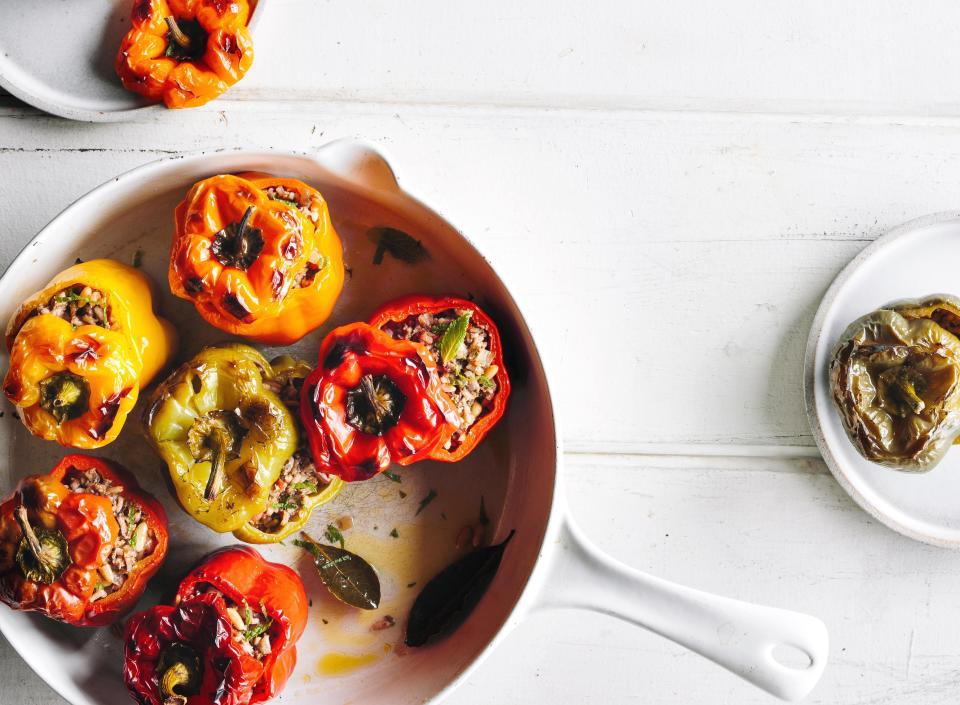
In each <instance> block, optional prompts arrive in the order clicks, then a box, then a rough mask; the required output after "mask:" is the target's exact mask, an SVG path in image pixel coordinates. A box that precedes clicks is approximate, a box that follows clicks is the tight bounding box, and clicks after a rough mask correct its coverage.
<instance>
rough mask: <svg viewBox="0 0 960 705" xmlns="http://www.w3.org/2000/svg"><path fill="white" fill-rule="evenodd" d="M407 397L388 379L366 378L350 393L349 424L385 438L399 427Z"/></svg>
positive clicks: (380, 376) (348, 406) (368, 375)
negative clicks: (392, 429)
mask: <svg viewBox="0 0 960 705" xmlns="http://www.w3.org/2000/svg"><path fill="white" fill-rule="evenodd" d="M405 402H406V397H405V396H404V395H403V392H401V391H400V388H399V387H397V385H396V384H394V383H393V382H392V381H391V380H390V378H389V377H387V376H386V375H371V374H366V375H363V376H362V377H361V378H360V383H359V384H358V385H357V386H356V387H354V388H353V389H351V390H350V391H349V392H347V398H346V404H345V407H346V409H345V410H346V412H347V419H346V420H347V423H348V424H350V425H351V426H353V427H354V428H355V429H357V430H358V431H361V432H362V433H369V434H372V435H375V436H382V435H383V434H384V433H386V432H387V431H389V430H390V429H391V428H393V427H394V426H396V425H397V422H398V421H399V420H400V413H401V412H402V411H403V407H404V404H405Z"/></svg>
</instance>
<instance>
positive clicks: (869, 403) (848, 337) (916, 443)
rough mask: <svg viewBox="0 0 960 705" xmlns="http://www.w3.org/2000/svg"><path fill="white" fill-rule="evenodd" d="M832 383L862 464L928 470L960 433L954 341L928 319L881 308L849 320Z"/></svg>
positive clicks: (958, 356)
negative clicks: (850, 322) (863, 460)
mask: <svg viewBox="0 0 960 705" xmlns="http://www.w3.org/2000/svg"><path fill="white" fill-rule="evenodd" d="M830 382H831V390H832V393H833V398H834V402H835V404H836V406H837V410H838V411H839V412H840V415H841V418H842V420H843V424H844V428H845V429H846V431H847V435H848V436H849V437H850V440H851V441H852V442H853V444H854V446H855V447H856V448H857V450H858V451H859V452H860V453H861V455H863V456H864V457H865V458H867V459H868V460H872V461H873V462H876V463H879V464H881V465H886V466H888V467H893V468H896V469H898V470H908V471H924V470H929V469H930V468H932V467H933V466H934V465H936V464H937V463H938V462H939V461H940V459H941V458H942V457H943V456H944V454H945V453H946V452H947V450H948V449H949V447H950V444H951V443H953V442H954V440H955V439H956V437H957V436H958V435H960V340H958V339H957V338H956V337H955V336H954V335H953V334H952V333H950V332H948V331H947V330H945V329H944V328H942V327H941V326H940V325H939V324H937V323H935V322H934V321H933V320H931V319H928V318H923V317H917V318H907V317H905V316H903V315H901V314H900V313H898V312H897V311H894V310H890V309H880V310H878V311H874V312H873V313H871V314H868V315H867V316H864V317H863V318H861V319H859V320H857V321H855V322H854V323H852V324H851V325H850V326H849V327H848V328H847V330H846V331H845V332H844V334H843V336H842V337H841V339H840V341H839V342H838V343H837V345H836V347H835V349H834V353H833V358H832V361H831V364H830Z"/></svg>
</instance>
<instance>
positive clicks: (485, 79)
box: [0, 0, 960, 705]
mask: <svg viewBox="0 0 960 705" xmlns="http://www.w3.org/2000/svg"><path fill="white" fill-rule="evenodd" d="M268 1H269V2H270V3H271V10H270V12H269V13H267V14H266V15H265V17H264V22H263V24H262V26H261V30H260V31H261V33H262V39H261V40H260V42H259V44H258V48H259V49H260V52H259V54H258V58H257V62H256V64H255V67H254V69H253V71H252V72H251V75H250V76H249V77H248V79H247V80H246V81H244V83H242V84H241V85H240V86H238V87H237V88H236V89H235V90H234V91H232V92H231V94H230V97H229V99H228V100H222V101H218V102H216V103H213V104H211V105H210V106H209V107H208V108H206V109H203V110H198V111H192V112H189V113H176V114H161V115H159V116H155V117H145V118H144V120H143V121H140V122H134V123H130V124H124V125H119V126H117V125H79V124H75V123H69V122H65V121H62V120H58V119H54V118H48V117H44V116H42V115H39V114H38V113H37V112H36V111H34V110H32V109H30V108H26V107H24V106H22V105H20V104H18V103H16V102H15V101H12V100H7V101H5V102H3V103H2V104H0V175H2V176H0V223H2V224H3V231H2V236H0V265H5V264H7V263H8V262H9V261H10V259H11V258H12V256H13V255H14V254H15V253H16V251H17V250H18V249H19V247H20V246H22V244H23V243H25V242H26V241H27V240H28V239H29V238H30V237H32V236H33V235H34V234H35V233H36V231H37V230H39V228H40V227H41V226H42V225H43V224H44V223H45V222H46V221H47V220H49V218H51V217H52V216H53V215H55V214H56V213H57V212H58V211H59V210H60V209H61V208H62V207H63V206H64V205H66V203H68V202H69V201H71V200H72V199H73V198H75V197H77V196H79V195H81V194H82V193H84V192H86V191H87V190H89V189H90V188H92V187H93V186H95V185H97V184H98V183H100V182H101V181H103V180H105V179H108V178H111V177H112V176H114V175H116V174H117V173H119V172H120V171H122V170H125V169H127V168H131V167H133V166H136V165H138V164H141V163H143V162H145V161H148V160H150V159H153V158H155V157H157V156H160V155H163V154H167V153H177V152H181V151H184V150H192V149H198V148H211V147H214V148H215V147H224V148H230V147H240V146H242V147H247V148H262V147H278V148H297V149H303V150H307V151H310V150H312V149H315V148H316V147H318V146H319V145H321V144H323V143H325V142H327V141H329V140H330V139H333V138H336V137H340V136H355V137H361V138H364V139H368V140H370V141H372V142H374V143H375V144H378V145H380V146H381V147H382V148H383V149H384V150H385V151H386V152H387V153H388V154H389V155H390V157H391V158H392V161H393V163H394V164H395V165H396V167H397V171H398V175H399V177H400V179H401V181H402V183H403V184H404V185H406V186H407V187H409V188H410V189H411V190H413V191H414V193H419V194H422V195H423V197H424V198H425V199H426V200H427V201H428V202H429V203H430V204H431V205H433V206H435V207H436V208H438V209H439V210H440V211H441V212H442V213H443V214H444V215H446V216H447V217H448V218H449V219H450V220H451V221H452V222H454V223H455V224H457V225H458V226H460V227H461V228H462V229H463V230H465V231H466V232H468V233H469V234H470V235H471V237H473V238H475V239H477V240H478V241H479V242H480V243H481V244H482V246H483V247H484V249H485V250H486V251H487V252H489V253H490V254H491V256H492V259H493V261H494V264H495V265H496V266H497V267H498V269H501V270H502V271H503V272H504V273H505V274H506V275H507V277H508V278H509V280H511V281H514V282H517V283H518V284H519V286H518V287H517V290H516V291H515V294H516V295H517V297H518V299H519V300H520V302H521V304H523V305H524V306H525V309H526V311H527V312H528V314H529V315H530V316H531V317H532V318H533V319H534V320H535V322H536V324H537V325H538V327H539V328H540V329H541V330H542V331H543V333H544V334H546V342H547V346H548V348H549V349H548V350H547V351H546V352H547V353H548V354H549V355H550V356H552V357H553V358H554V359H555V360H556V362H558V363H559V365H558V367H559V370H560V372H561V381H562V382H563V385H562V386H563V387H564V388H563V389H562V390H561V392H562V399H561V413H562V415H563V421H564V428H565V436H566V437H565V444H566V447H567V448H568V449H569V450H570V451H571V452H570V453H569V454H568V456H567V459H566V462H567V471H566V474H567V479H568V480H569V495H570V501H571V504H572V506H573V512H574V515H575V516H576V517H577V519H578V520H579V522H580V523H581V525H583V526H584V528H585V529H586V530H587V531H588V533H589V534H590V535H591V536H592V537H593V538H594V539H595V540H596V541H597V542H598V543H599V544H600V545H601V547H603V548H605V549H607V550H609V551H611V552H612V553H613V554H614V555H615V556H617V557H618V558H621V559H623V560H624V561H626V562H628V563H630V564H631V565H634V566H636V567H638V568H640V569H643V570H649V571H651V572H653V573H654V574H657V575H661V576H663V577H665V578H669V579H673V580H678V581H680V582H684V583H687V584H690V585H693V586H696V587H701V588H704V589H708V590H712V591H717V592H720V593H723V594H727V595H731V596H736V597H740V598H742V599H747V600H751V601H756V602H761V603H766V604H772V605H776V606H780V607H788V608H792V609H797V610H802V611H809V612H812V613H814V614H817V615H819V616H820V617H822V618H823V619H824V621H826V623H827V625H828V626H829V627H830V629H831V636H832V646H833V653H832V657H831V663H830V665H829V666H828V668H827V671H826V674H825V676H824V679H823V681H822V683H821V685H820V686H819V687H818V689H817V690H816V691H814V693H813V695H812V696H811V697H810V698H809V699H808V702H811V703H823V704H825V705H826V704H828V703H829V704H830V705H834V704H836V703H875V704H878V705H879V704H887V703H889V704H891V705H892V704H893V703H897V704H899V703H903V702H910V703H924V704H927V703H929V704H938V703H948V702H950V703H952V702H954V700H955V692H956V672H957V670H958V667H960V634H958V631H957V630H956V628H955V627H954V625H955V623H956V622H957V620H958V618H960V607H958V604H960V601H958V600H957V595H958V594H960V554H956V553H952V552H948V551H944V550H942V549H935V548H931V547H928V546H923V545H920V544H918V543H914V542H911V541H909V540H907V539H905V538H903V537H900V536H898V535H896V534H894V533H893V532H891V531H890V530H888V529H886V528H884V527H882V526H880V525H879V524H877V523H876V522H874V521H873V520H872V519H870V518H869V517H868V516H867V515H866V514H865V513H864V512H862V511H861V510H860V509H858V508H857V507H856V506H855V505H854V504H853V502H852V501H851V500H850V499H849V498H848V497H847V496H846V495H845V494H844V493H843V492H842V490H841V489H840V488H839V487H838V486H837V484H836V483H835V482H834V480H833V478H832V477H831V476H830V475H829V474H828V473H826V470H825V468H824V466H823V464H822V462H821V461H819V460H818V459H816V451H815V449H814V448H813V446H812V440H811V437H810V434H809V430H808V428H807V426H806V421H805V418H804V413H803V401H802V354H803V347H804V342H805V339H806V334H807V329H808V327H809V325H810V321H811V319H812V316H813V312H814V310H815V309H816V305H817V302H818V300H819V298H820V296H821V295H822V294H823V292H824V291H825V289H826V287H827V286H828V284H829V283H830V281H831V279H832V278H833V277H834V276H835V274H836V273H837V272H838V271H839V270H840V269H841V268H842V267H843V265H844V264H845V263H846V262H847V261H849V260H850V259H851V258H852V257H853V256H854V255H855V254H856V253H857V252H858V251H859V250H860V249H861V248H862V247H863V246H865V244H866V243H867V242H869V241H871V240H872V239H874V238H875V237H876V236H877V235H879V234H881V233H882V232H883V231H884V230H886V229H888V228H890V227H892V226H893V225H896V224H897V223H899V222H902V221H904V220H908V219H910V218H913V217H916V216H919V215H922V214H924V213H928V212H932V211H940V210H951V209H956V208H957V205H958V189H957V184H960V139H958V137H960V101H958V100H957V98H956V95H955V93H956V91H954V90H952V89H951V88H950V87H951V86H953V85H954V83H955V80H954V77H955V76H956V75H957V73H958V69H960V46H958V45H957V43H956V42H955V41H954V39H953V36H952V33H953V28H954V27H955V26H956V24H957V21H958V20H960V8H958V7H957V6H956V4H955V3H950V2H946V1H943V2H933V3H928V4H925V5H924V6H923V9H922V11H920V9H919V8H918V6H917V5H916V4H915V3H907V2H889V3H885V4H884V5H883V6H879V5H876V4H873V3H846V2H841V3H835V2H830V3H828V2H823V1H818V2H813V3H805V4H796V3H789V4H788V3H785V2H750V1H749V0H735V1H734V2H728V3H720V4H717V5H716V7H710V6H707V5H705V4H704V3H699V2H697V3H695V2H677V3H660V2H652V1H651V2H640V1H638V2H620V3H613V2H611V3H607V4H606V5H604V4H597V3H587V2H583V1H582V0H580V1H576V2H574V1H573V0H570V1H566V2H553V3H548V2H546V1H545V0H530V1H529V2H526V3H513V4H512V5H510V6H509V7H507V6H503V7H491V6H489V5H487V6H480V5H477V6H468V5H466V4H465V3H454V4H451V3H449V2H447V3H442V2H440V1H439V0H422V1H421V2H418V3H416V4H415V6H414V5H413V4H411V3H390V2H386V1H385V0H369V1H366V2H361V3H356V2H354V3H348V2H345V1H344V0H326V1H322V2H321V1H320V0H268ZM0 19H2V10H0ZM285 32H286V33H289V34H285ZM288 36H293V37H294V38H293V39H288V38H287V37H288ZM920 288H921V289H923V287H922V285H921V286H920ZM957 290H958V291H957V293H960V285H958V286H957ZM917 293H918V294H922V293H926V292H925V291H924V290H921V291H918V292H917ZM585 321H590V324H589V328H587V327H585V323H584V322H585ZM581 380H586V383H584V382H582V381H581ZM742 456H751V457H742ZM0 683H3V686H4V688H3V691H2V692H0V703H3V704H4V705H6V704H7V703H11V704H13V703H17V704H18V705H19V704H23V705H53V704H54V703H60V702H62V701H60V700H59V699H58V698H57V697H56V696H55V695H54V694H53V693H52V692H51V691H50V690H49V689H48V688H46V686H44V685H43V684H42V683H41V682H40V681H39V679H38V678H36V677H35V676H34V675H33V674H32V673H31V672H30V671H29V669H28V668H27V667H26V666H25V665H24V664H23V662H22V661H21V660H20V659H19V657H17V656H16V654H14V653H13V652H12V650H10V649H9V647H7V646H6V645H5V644H4V645H0ZM449 702H451V703H452V704H453V705H468V704H470V705H472V704H474V703H493V704H499V703H503V704H505V705H506V704H507V703H511V704H512V703H517V702H525V703H531V704H538V703H556V702H578V703H587V704H593V703H596V704H598V705H599V704H601V703H602V704H603V705H607V704H608V703H632V702H638V703H640V702H643V703H706V704H711V705H712V704H715V703H730V704H733V703H736V704H737V705H741V704H749V703H764V702H771V700H770V699H769V697H768V696H765V695H763V694H762V693H760V692H759V691H756V690H754V689H752V688H751V687H750V686H748V685H746V684H744V683H742V682H740V681H739V680H737V679H736V678H734V677H732V676H730V675H729V674H727V673H726V672H724V671H723V670H721V669H719V668H717V667H716V666H713V665H711V664H709V663H706V662H704V661H702V660H700V659H698V658H697V657H694V656H692V655H690V654H687V653H686V652H684V651H682V650H680V649H679V648H678V647H675V646H673V645H671V644H669V643H667V642H665V641H663V640H662V639H659V638H657V637H654V636H652V635H648V634H644V633H641V632H637V630H635V629H633V628H631V627H629V626H628V625H624V624H620V623H618V622H615V621H613V620H610V619H607V618H603V617H598V616H596V615H593V614H580V613H575V612H570V613H563V614H560V615H551V616H549V617H547V616H542V617H538V618H535V619H534V620H533V621H531V622H529V623H527V624H524V625H523V626H521V627H520V628H519V629H518V630H517V631H516V632H515V633H514V634H512V635H511V636H510V637H509V638H508V640H507V641H506V642H505V644H504V645H503V647H502V648H501V649H500V650H499V651H497V652H495V653H494V655H493V656H492V657H491V659H490V660H489V661H487V662H486V663H485V664H484V665H483V666H482V667H481V668H480V670H479V671H478V672H477V674H476V675H475V676H474V677H473V678H471V679H470V681H468V683H467V684H466V685H465V686H464V687H463V688H462V689H461V690H459V691H458V692H456V693H455V694H454V695H453V696H452V698H451V699H450V701H449Z"/></svg>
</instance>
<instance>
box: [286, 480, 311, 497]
mask: <svg viewBox="0 0 960 705" xmlns="http://www.w3.org/2000/svg"><path fill="white" fill-rule="evenodd" d="M290 489H292V490H307V492H308V493H309V494H313V493H314V492H316V491H317V483H315V482H310V481H309V480H304V481H302V482H294V483H293V484H292V485H290Z"/></svg>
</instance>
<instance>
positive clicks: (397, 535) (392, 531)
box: [390, 528, 400, 539]
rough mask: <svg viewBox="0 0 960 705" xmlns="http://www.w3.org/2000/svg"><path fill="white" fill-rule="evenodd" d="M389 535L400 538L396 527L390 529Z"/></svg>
mask: <svg viewBox="0 0 960 705" xmlns="http://www.w3.org/2000/svg"><path fill="white" fill-rule="evenodd" d="M390 535H391V536H392V537H393V538H395V539H398V538H400V532H399V531H397V530H396V528H393V529H391V530H390Z"/></svg>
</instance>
